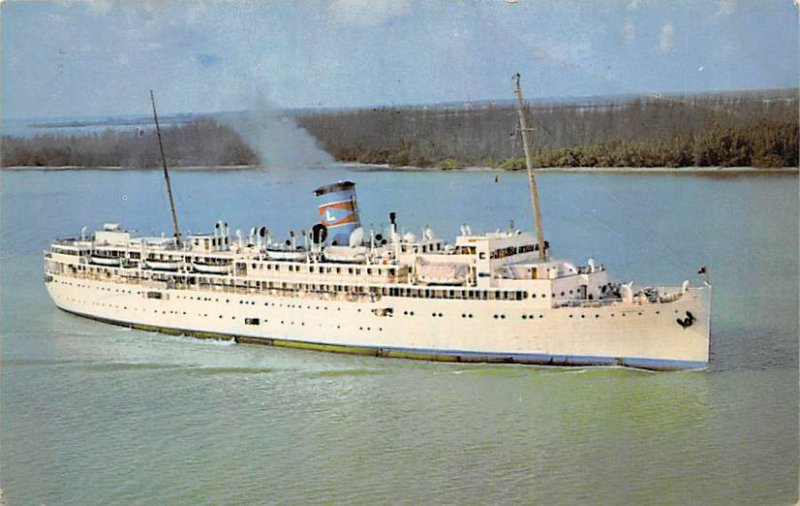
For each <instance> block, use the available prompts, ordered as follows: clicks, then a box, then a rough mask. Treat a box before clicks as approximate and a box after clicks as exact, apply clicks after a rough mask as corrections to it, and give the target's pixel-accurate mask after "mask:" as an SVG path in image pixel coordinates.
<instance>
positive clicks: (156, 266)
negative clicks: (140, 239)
mask: <svg viewBox="0 0 800 506" xmlns="http://www.w3.org/2000/svg"><path fill="white" fill-rule="evenodd" d="M145 265H146V266H147V267H149V268H150V269H153V270H157V271H177V270H179V269H180V268H181V267H182V266H183V262H182V261H180V260H146V261H145Z"/></svg>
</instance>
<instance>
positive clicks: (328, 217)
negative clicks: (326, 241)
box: [314, 181, 361, 245]
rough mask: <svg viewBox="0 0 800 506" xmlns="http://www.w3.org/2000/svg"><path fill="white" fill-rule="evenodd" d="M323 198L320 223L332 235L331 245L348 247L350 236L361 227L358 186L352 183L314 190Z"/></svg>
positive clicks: (320, 205)
mask: <svg viewBox="0 0 800 506" xmlns="http://www.w3.org/2000/svg"><path fill="white" fill-rule="evenodd" d="M314 195H316V196H317V197H321V201H320V204H319V221H320V223H322V224H323V225H325V226H326V227H327V228H328V230H329V232H330V235H331V244H334V245H337V244H338V245H347V244H349V243H350V234H352V233H353V232H354V231H355V230H356V229H357V228H359V227H360V226H361V222H360V220H359V219H358V205H357V203H356V185H355V183H351V182H350V181H339V182H338V183H334V184H329V185H326V186H321V187H319V188H317V189H316V190H314Z"/></svg>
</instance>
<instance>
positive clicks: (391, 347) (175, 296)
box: [44, 75, 712, 370]
mask: <svg viewBox="0 0 800 506" xmlns="http://www.w3.org/2000/svg"><path fill="white" fill-rule="evenodd" d="M515 92H516V93H517V97H518V100H519V105H520V107H519V117H520V118H519V119H520V123H519V129H520V131H521V133H522V137H523V147H524V148H525V154H526V161H527V165H528V176H529V178H528V179H529V182H530V186H531V195H532V202H533V211H534V217H535V225H536V232H535V234H531V233H529V232H525V231H522V230H519V229H516V228H515V227H514V226H513V224H512V225H511V226H509V227H507V228H505V229H502V230H500V229H497V230H494V231H490V232H473V231H472V230H471V227H470V226H469V225H466V224H462V225H461V226H460V227H459V232H460V233H459V234H458V235H457V236H456V237H455V239H454V240H453V241H452V242H447V241H445V240H443V239H440V238H439V237H438V236H437V235H436V234H435V233H434V232H433V231H432V230H431V229H430V228H428V227H426V228H424V229H422V230H421V232H420V233H419V235H417V234H414V233H412V232H409V231H407V230H405V229H404V228H403V227H401V226H400V222H399V219H398V216H397V214H396V213H395V212H390V213H389V223H390V226H389V228H388V230H385V231H380V230H379V231H374V230H370V231H366V230H365V228H364V227H363V226H362V225H361V219H360V213H359V209H358V203H357V197H356V184H355V183H354V182H352V181H337V182H334V183H332V184H329V185H326V186H322V187H319V188H316V189H315V190H314V194H315V195H316V198H317V199H318V206H317V210H316V211H317V212H316V214H317V215H318V222H317V223H315V224H314V225H313V226H312V227H310V228H309V230H307V231H306V230H303V231H301V232H300V233H299V234H296V233H294V232H290V233H289V234H288V237H287V238H286V239H283V240H276V238H277V237H278V236H276V235H275V234H273V233H272V232H271V230H270V229H269V228H268V227H266V226H254V227H251V228H250V229H249V233H242V232H241V231H236V232H235V233H231V229H230V226H229V225H228V224H227V223H226V222H225V221H221V220H220V221H217V222H216V223H215V224H214V226H213V231H212V232H210V233H206V234H189V235H186V236H183V235H182V234H181V232H180V229H179V227H178V220H177V215H176V213H175V208H174V204H173V202H172V190H171V185H170V181H169V176H168V171H167V167H166V163H164V175H165V179H166V183H167V190H168V195H169V199H170V207H171V210H172V213H173V214H172V218H173V225H174V234H173V235H172V236H171V237H168V236H164V235H162V236H152V237H150V236H141V235H137V234H135V233H133V232H131V231H128V230H125V229H124V228H123V227H122V226H121V225H120V224H118V223H106V224H104V225H103V227H102V228H101V229H100V230H97V231H95V232H93V233H91V234H89V233H87V229H86V227H84V229H83V230H82V231H81V234H80V235H79V236H75V237H68V238H61V239H57V240H55V241H53V242H52V244H51V245H50V247H49V249H47V250H46V251H45V252H44V277H45V284H46V287H47V291H48V293H49V295H50V296H51V298H52V299H53V301H54V302H55V304H56V306H57V307H59V308H60V309H62V310H64V311H66V312H68V313H71V314H73V315H77V316H81V317H85V318H90V319H94V320H97V321H100V322H105V323H109V324H115V325H121V326H126V327H131V328H135V329H142V330H148V331H157V332H163V333H169V334H180V335H188V336H194V337H199V338H212V339H225V340H233V341H235V342H237V343H246V344H265V345H272V346H280V347H290V348H300V349H308V350H318V351H328V352H338V353H351V354H361V355H371V356H377V357H394V358H406V359H423V360H436V361H449V362H485V363H504V364H507V363H512V364H538V365H550V366H622V367H632V368H641V369H650V370H683V369H706V368H707V367H708V364H709V348H710V327H711V293H712V287H711V284H710V282H709V280H708V276H707V269H706V268H703V269H701V274H703V276H702V277H701V279H700V280H699V282H696V283H694V284H692V283H690V281H689V280H686V281H683V282H682V283H680V284H677V285H676V286H671V287H657V286H640V285H634V284H633V283H632V282H628V283H621V282H616V281H614V280H613V279H612V278H611V277H610V275H609V273H608V272H607V270H606V268H605V267H604V265H603V264H601V263H599V262H595V261H593V260H588V261H587V262H586V264H585V265H577V264H575V263H573V262H570V261H568V260H563V259H558V258H555V257H554V256H553V255H552V253H551V249H550V244H549V243H548V241H545V240H544V236H543V232H542V226H541V213H540V211H539V204H538V194H537V191H536V183H535V171H534V170H533V169H532V165H531V158H530V153H529V148H528V139H527V134H528V133H529V132H530V131H531V129H529V128H528V127H527V122H526V118H525V114H524V106H523V100H522V92H521V88H520V84H519V76H518V75H517V76H516V88H515ZM151 99H152V96H151ZM153 113H154V117H155V121H156V129H157V131H158V117H157V113H156V109H155V101H154V99H153ZM159 145H160V147H161V150H162V160H164V157H163V146H162V145H161V141H160V133H159Z"/></svg>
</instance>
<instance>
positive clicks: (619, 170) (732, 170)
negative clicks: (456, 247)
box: [0, 162, 800, 174]
mask: <svg viewBox="0 0 800 506" xmlns="http://www.w3.org/2000/svg"><path fill="white" fill-rule="evenodd" d="M334 164H335V165H337V166H340V167H345V168H349V169H352V170H355V171H361V172H452V173H459V172H487V173H498V174H505V173H515V172H524V171H522V170H504V169H498V168H496V167H481V166H467V167H464V168H462V169H442V168H439V167H427V168H423V167H415V166H410V165H407V166H390V165H387V164H366V163H358V162H335V163H334ZM169 169H170V170H172V171H178V172H182V171H187V172H194V171H198V172H199V171H215V172H216V171H219V172H225V171H242V170H267V169H264V167H262V166H260V165H217V166H213V165H191V166H185V167H170V168H169ZM5 170H8V171H14V172H21V171H40V172H51V171H53V172H55V171H78V170H100V171H131V170H132V171H137V170H139V171H160V170H162V169H161V167H123V166H99V167H87V166H75V165H66V166H55V167H51V166H11V167H0V171H5ZM278 170H286V169H278ZM536 172H537V173H539V174H593V173H594V174H800V168H798V167H764V168H759V167H546V168H539V169H536Z"/></svg>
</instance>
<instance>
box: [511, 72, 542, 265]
mask: <svg viewBox="0 0 800 506" xmlns="http://www.w3.org/2000/svg"><path fill="white" fill-rule="evenodd" d="M519 81H520V75H519V73H516V74H514V83H515V86H514V93H515V94H516V95H517V105H518V107H517V111H518V112H519V126H520V131H521V132H522V147H523V149H524V150H525V165H526V166H527V167H528V182H529V184H530V188H531V202H532V204H533V218H534V221H535V222H536V244H537V246H538V248H539V260H546V259H547V253H546V251H545V244H544V232H543V231H542V211H541V210H540V209H539V192H538V191H537V189H536V176H535V175H534V171H533V161H532V160H531V148H530V146H529V145H528V132H529V131H533V129H530V128H528V122H527V120H526V119H525V102H524V101H523V99H522V87H521V86H520V84H519Z"/></svg>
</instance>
